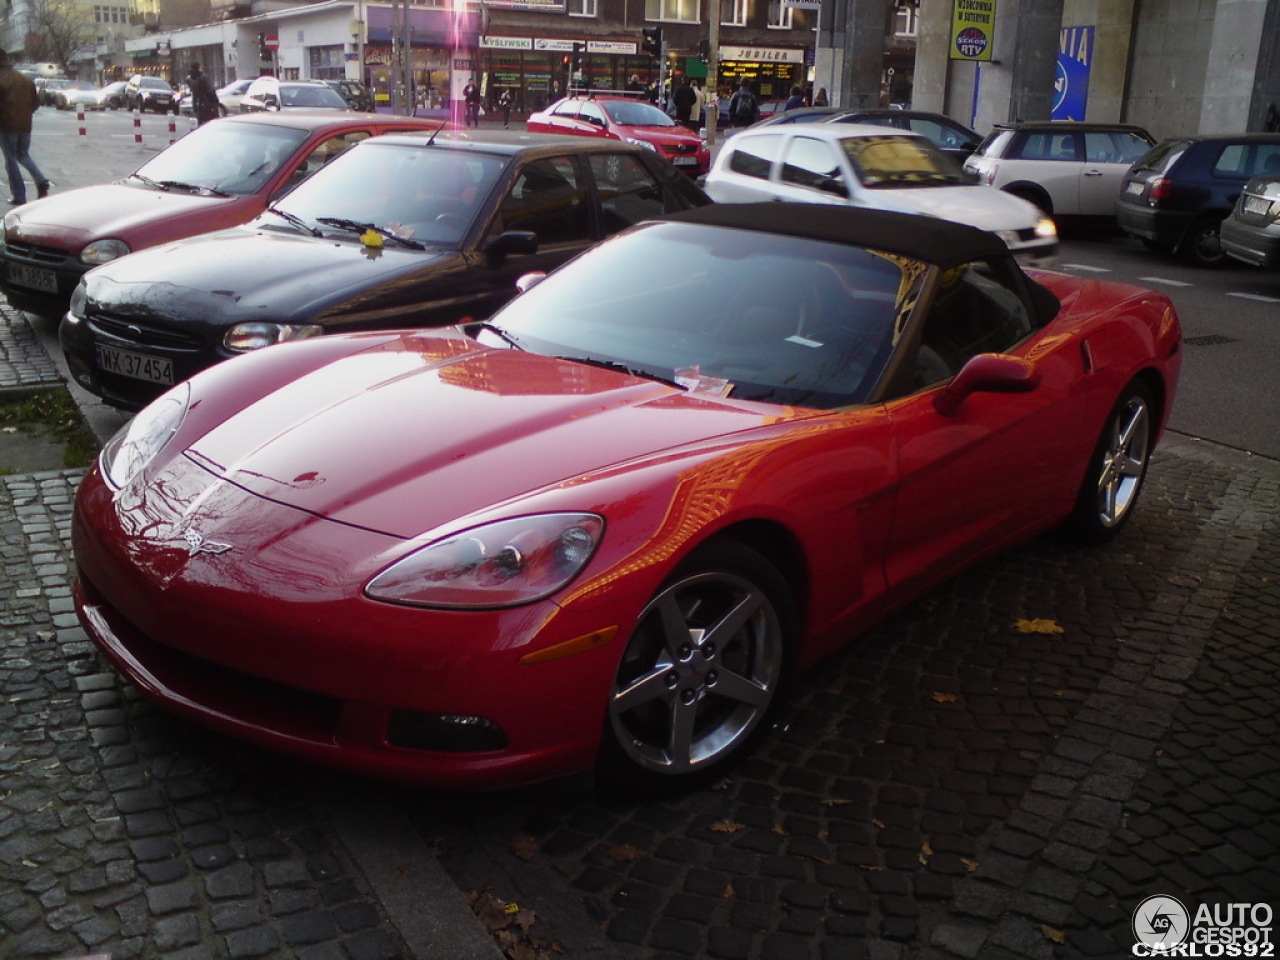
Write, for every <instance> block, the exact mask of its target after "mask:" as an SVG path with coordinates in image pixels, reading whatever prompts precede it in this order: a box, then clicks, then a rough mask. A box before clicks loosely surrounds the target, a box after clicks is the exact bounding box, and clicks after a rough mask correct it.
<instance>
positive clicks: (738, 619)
mask: <svg viewBox="0 0 1280 960" xmlns="http://www.w3.org/2000/svg"><path fill="white" fill-rule="evenodd" d="M761 603H762V599H761V597H760V595H759V594H757V593H754V592H752V593H748V594H746V595H745V596H743V598H742V599H741V600H739V601H738V602H737V603H735V604H734V605H733V606H732V607H731V608H730V609H729V610H728V612H726V613H725V615H724V616H723V617H721V618H720V619H719V620H717V621H716V622H715V623H714V624H713V625H712V626H711V628H710V629H709V630H707V632H706V634H705V635H704V636H703V638H702V643H714V644H715V645H716V646H717V647H718V648H720V649H723V648H724V646H725V644H726V643H728V642H729V641H730V640H732V639H733V637H734V634H736V633H737V632H738V631H739V630H741V629H742V626H743V624H745V623H746V622H747V621H748V620H750V619H751V618H752V617H753V616H754V615H755V613H756V611H757V610H759V609H760V604H761Z"/></svg>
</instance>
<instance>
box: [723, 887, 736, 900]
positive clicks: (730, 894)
mask: <svg viewBox="0 0 1280 960" xmlns="http://www.w3.org/2000/svg"><path fill="white" fill-rule="evenodd" d="M737 895H738V891H737V890H735V889H733V884H732V883H730V884H726V885H725V888H724V893H722V894H720V896H722V897H723V898H724V899H726V900H732V899H733V898H734V897H736V896H737Z"/></svg>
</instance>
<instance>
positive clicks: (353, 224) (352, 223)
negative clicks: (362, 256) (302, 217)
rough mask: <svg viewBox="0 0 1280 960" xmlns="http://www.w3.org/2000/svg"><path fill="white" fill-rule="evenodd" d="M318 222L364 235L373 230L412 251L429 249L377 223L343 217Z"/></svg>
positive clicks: (326, 218) (319, 219)
mask: <svg viewBox="0 0 1280 960" xmlns="http://www.w3.org/2000/svg"><path fill="white" fill-rule="evenodd" d="M316 222H317V223H323V224H327V225H328V226H331V227H339V228H341V229H343V230H352V231H359V232H360V233H364V232H365V231H366V230H372V231H373V232H374V233H376V234H379V235H380V236H383V237H386V238H387V239H388V240H394V241H396V243H399V244H402V245H403V246H406V247H408V248H409V249H410V250H425V249H427V248H426V247H425V246H424V245H422V244H421V243H419V242H418V241H417V240H410V239H409V238H408V237H402V236H400V235H399V234H396V233H392V232H391V231H390V230H388V229H387V228H386V227H380V226H378V225H377V224H376V223H361V222H360V221H359V220H345V219H343V218H342V217H316Z"/></svg>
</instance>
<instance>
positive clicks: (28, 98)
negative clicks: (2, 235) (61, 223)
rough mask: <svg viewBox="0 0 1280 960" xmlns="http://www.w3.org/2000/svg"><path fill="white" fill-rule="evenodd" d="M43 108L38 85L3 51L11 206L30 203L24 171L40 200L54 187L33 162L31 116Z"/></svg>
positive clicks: (0, 75)
mask: <svg viewBox="0 0 1280 960" xmlns="http://www.w3.org/2000/svg"><path fill="white" fill-rule="evenodd" d="M39 106H40V99H39V97H38V96H37V94H36V85H35V83H34V82H33V81H32V80H31V78H30V77H28V76H26V75H25V74H21V73H19V72H18V71H17V70H15V69H13V63H12V61H10V59H9V54H7V53H5V52H4V51H3V50H0V149H3V150H4V169H5V173H7V174H8V175H9V202H10V203H11V204H13V205H14V206H15V207H17V206H21V205H22V204H24V203H26V202H27V185H26V183H25V182H23V179H22V168H23V167H26V168H27V172H28V173H30V174H31V179H32V180H34V181H35V184H36V196H39V197H47V196H48V195H49V188H50V187H52V186H53V181H51V180H50V179H49V178H48V177H46V176H45V175H44V174H43V173H41V172H40V168H39V167H38V166H36V162H35V161H34V160H32V159H31V115H32V114H33V113H35V112H36V108H37V107H39Z"/></svg>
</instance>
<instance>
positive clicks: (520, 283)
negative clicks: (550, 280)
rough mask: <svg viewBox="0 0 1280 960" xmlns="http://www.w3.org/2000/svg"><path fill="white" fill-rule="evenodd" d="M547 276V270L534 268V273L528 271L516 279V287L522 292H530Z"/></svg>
mask: <svg viewBox="0 0 1280 960" xmlns="http://www.w3.org/2000/svg"><path fill="white" fill-rule="evenodd" d="M546 278H547V273H546V271H545V270H534V271H533V272H532V273H526V274H524V275H522V276H521V277H520V279H519V280H517V281H516V289H517V290H519V291H520V292H521V293H528V292H529V291H530V290H532V289H533V288H534V287H536V286H537V285H538V284H540V283H541V282H542V281H543V280H545V279H546Z"/></svg>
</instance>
